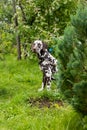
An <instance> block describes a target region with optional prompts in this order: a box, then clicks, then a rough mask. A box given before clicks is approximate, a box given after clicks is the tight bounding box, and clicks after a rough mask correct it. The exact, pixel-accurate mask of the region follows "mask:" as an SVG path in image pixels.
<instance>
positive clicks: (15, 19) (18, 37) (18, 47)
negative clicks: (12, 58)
mask: <svg viewBox="0 0 87 130" xmlns="http://www.w3.org/2000/svg"><path fill="white" fill-rule="evenodd" d="M13 12H14V24H15V32H16V42H17V52H18V56H17V59H18V60H20V59H21V42H20V35H19V34H18V33H17V32H18V30H17V27H18V16H17V14H16V0H13Z"/></svg>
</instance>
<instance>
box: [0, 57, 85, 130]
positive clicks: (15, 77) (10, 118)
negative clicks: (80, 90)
mask: <svg viewBox="0 0 87 130" xmlns="http://www.w3.org/2000/svg"><path fill="white" fill-rule="evenodd" d="M41 79H42V74H41V72H40V70H39V67H38V63H37V61H35V60H32V59H31V60H30V59H27V60H21V61H17V60H16V57H14V56H12V55H10V56H6V58H5V60H4V61H0V130H86V129H87V125H86V124H87V117H85V118H81V116H80V115H79V114H78V113H77V112H75V110H74V109H73V108H72V107H71V106H70V105H68V104H67V103H64V105H63V106H59V105H58V104H55V105H54V107H50V108H48V107H46V106H45V107H42V108H39V107H38V106H37V105H35V106H34V105H33V106H31V104H30V103H29V102H28V100H29V99H42V98H45V99H46V98H49V99H50V100H51V101H54V100H62V95H61V94H60V93H59V92H57V91H56V92H55V88H56V86H55V85H54V84H52V90H51V91H50V92H47V91H46V90H45V91H43V92H38V91H37V90H38V88H39V87H40V86H41Z"/></svg>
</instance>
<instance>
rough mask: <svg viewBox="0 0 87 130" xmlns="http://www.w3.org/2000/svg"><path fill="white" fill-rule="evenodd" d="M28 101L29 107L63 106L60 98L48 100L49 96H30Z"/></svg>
mask: <svg viewBox="0 0 87 130" xmlns="http://www.w3.org/2000/svg"><path fill="white" fill-rule="evenodd" d="M28 103H29V104H30V106H31V107H33V106H37V107H39V108H43V107H47V108H52V107H56V108H58V107H60V106H63V102H62V101H61V100H53V101H52V100H50V99H49V98H36V99H34V98H30V99H29V100H28Z"/></svg>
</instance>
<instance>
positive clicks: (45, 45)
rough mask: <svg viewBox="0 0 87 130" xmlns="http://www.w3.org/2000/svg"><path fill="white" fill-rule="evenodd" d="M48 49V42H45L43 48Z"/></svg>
mask: <svg viewBox="0 0 87 130" xmlns="http://www.w3.org/2000/svg"><path fill="white" fill-rule="evenodd" d="M46 49H48V46H47V44H46V43H44V42H43V48H42V50H43V51H45V50H46Z"/></svg>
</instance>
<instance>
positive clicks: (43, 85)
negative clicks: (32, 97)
mask: <svg viewBox="0 0 87 130" xmlns="http://www.w3.org/2000/svg"><path fill="white" fill-rule="evenodd" d="M45 86H46V76H45V74H44V73H43V81H42V86H41V88H40V89H38V91H43V89H44V88H45Z"/></svg>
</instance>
